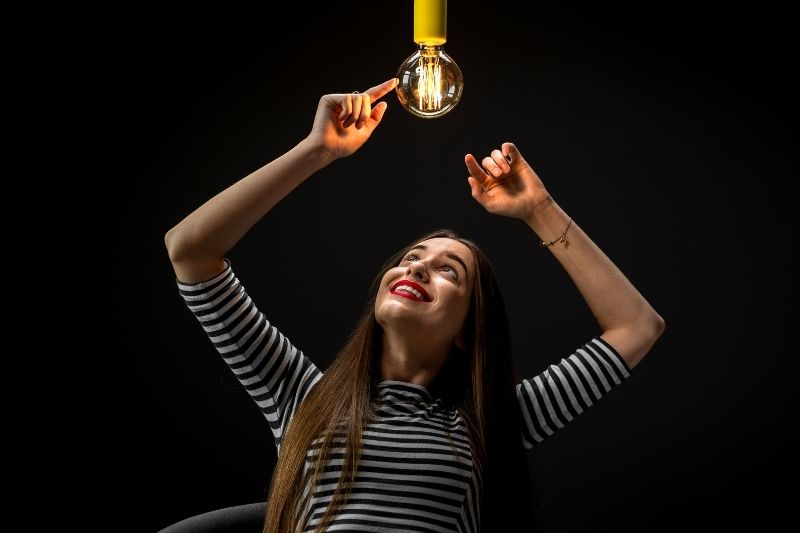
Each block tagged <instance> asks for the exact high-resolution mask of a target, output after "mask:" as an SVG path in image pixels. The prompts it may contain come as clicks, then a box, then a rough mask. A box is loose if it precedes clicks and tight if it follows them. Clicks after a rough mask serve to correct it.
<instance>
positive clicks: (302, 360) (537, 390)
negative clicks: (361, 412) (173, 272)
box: [177, 260, 629, 532]
mask: <svg viewBox="0 0 800 533" xmlns="http://www.w3.org/2000/svg"><path fill="white" fill-rule="evenodd" d="M177 283H178V289H179V291H180V293H181V295H182V296H183V298H184V300H185V302H186V304H187V305H188V306H189V309H190V310H191V311H192V313H194V315H195V317H196V318H197V319H198V320H199V321H200V323H201V324H202V326H203V329H204V330H205V332H206V334H207V335H208V337H209V338H210V340H211V342H212V343H213V344H214V346H215V347H216V349H217V351H218V352H219V353H220V354H221V355H222V358H223V359H224V360H225V362H226V363H227V365H228V366H229V368H230V369H231V370H232V371H233V373H234V374H235V375H236V377H237V378H238V380H239V382H240V383H241V384H242V385H243V386H244V388H245V389H246V390H247V392H248V393H249V394H250V396H251V397H252V399H253V400H254V401H255V403H256V404H257V405H258V407H259V409H260V410H261V412H262V413H263V414H264V417H265V418H266V419H267V422H268V423H269V426H270V429H271V430H272V434H273V436H274V438H275V445H276V446H277V449H278V452H280V446H281V438H282V436H283V434H284V431H285V430H286V426H287V423H288V422H289V420H291V418H292V414H293V413H294V412H295V410H296V408H297V406H298V405H299V404H300V402H301V401H302V400H303V398H305V396H306V395H307V394H308V392H309V391H310V390H311V388H312V387H314V385H315V384H316V383H317V382H318V381H319V379H320V378H321V377H322V373H321V372H320V370H319V369H318V368H317V367H316V366H315V365H314V363H312V362H311V360H310V359H308V358H307V357H306V356H305V355H304V354H303V352H302V351H300V350H298V349H297V348H296V347H295V346H294V344H293V343H292V342H291V341H290V340H289V339H288V338H287V337H286V336H284V335H283V334H281V332H280V331H278V329H277V328H276V327H275V326H274V325H273V324H271V323H270V322H269V321H268V320H267V319H266V318H265V317H264V315H263V314H262V313H260V312H259V310H258V308H257V307H256V306H255V304H254V303H253V301H252V299H251V298H250V297H249V296H248V295H247V293H246V292H245V290H244V287H243V286H242V285H241V283H240V282H239V280H238V279H237V278H236V277H235V275H234V273H233V270H232V269H231V266H230V263H229V262H227V260H226V268H225V270H224V271H223V272H221V273H220V274H218V275H217V276H215V277H214V278H212V279H210V280H207V281H204V282H200V283H194V284H185V283H181V282H180V281H178V282H177ZM628 376H629V369H628V367H627V365H626V364H625V362H624V361H623V359H622V358H621V357H620V356H619V354H618V353H617V352H616V350H614V348H612V347H611V346H610V345H609V344H608V343H606V342H605V341H603V340H602V339H601V338H599V337H597V338H594V339H591V340H590V341H589V342H587V343H586V344H585V345H583V346H582V347H580V348H578V349H577V350H576V351H575V353H573V354H571V355H569V357H566V358H564V359H562V360H561V361H560V362H559V363H558V364H555V365H550V366H549V367H548V368H547V369H546V370H544V371H543V372H542V373H540V374H539V375H537V376H534V377H533V378H530V379H524V380H522V382H521V383H519V384H518V385H517V386H516V396H517V399H518V402H519V407H520V409H521V410H522V414H523V419H524V421H525V424H524V428H523V430H522V435H521V439H522V444H523V446H524V447H525V448H528V449H530V448H532V447H533V446H535V445H536V444H537V443H539V442H541V441H543V440H544V439H546V438H547V437H548V436H550V435H552V434H553V433H555V432H556V431H558V430H559V429H561V428H563V427H564V426H565V425H566V424H567V423H569V422H570V421H572V420H573V419H574V418H575V417H576V416H578V415H579V414H581V413H582V412H583V411H584V410H586V409H587V408H589V407H590V406H591V405H593V404H594V403H596V402H597V401H598V400H599V399H600V398H601V397H602V396H603V395H604V394H605V393H607V392H608V391H610V390H611V389H612V388H613V387H614V386H616V385H618V384H620V383H621V382H622V380H624V379H625V378H627V377H628ZM376 396H377V397H376V398H375V400H374V403H373V405H374V408H375V411H376V416H375V419H374V421H373V422H371V423H370V424H368V425H367V426H366V427H365V428H364V434H363V451H362V455H361V461H360V462H359V465H358V471H357V473H356V478H355V482H354V484H353V486H352V491H351V493H350V495H349V496H348V498H347V500H346V502H345V504H344V505H343V506H342V507H341V508H340V509H339V511H338V513H337V515H336V516H335V517H334V519H333V521H332V523H331V524H330V525H329V527H328V529H327V531H369V532H389V531H419V532H454V531H458V532H477V531H479V530H480V517H479V514H478V510H479V505H478V500H477V494H476V487H475V483H474V479H473V470H472V454H471V450H470V444H469V437H468V433H467V427H466V424H465V423H464V420H463V419H462V417H461V415H460V414H459V412H458V411H457V410H456V409H454V408H450V407H447V406H445V405H444V404H443V402H442V400H440V399H436V398H433V397H432V396H431V394H430V393H429V391H428V390H427V389H426V388H425V387H424V386H422V385H416V384H412V383H405V382H400V381H391V380H384V381H382V382H380V383H379V384H378V386H377V394H376ZM314 452H315V450H314V447H313V446H312V449H311V450H309V452H308V455H307V459H311V458H313V453H314ZM342 457H343V454H342V449H341V448H339V449H336V448H334V449H333V450H332V452H331V456H330V458H329V463H328V465H327V468H326V469H325V472H324V473H323V474H322V477H321V479H320V480H319V483H318V485H317V486H316V487H315V489H314V491H313V495H311V497H310V500H309V492H310V488H309V487H308V486H306V487H305V493H304V494H305V503H306V506H307V507H308V512H307V513H305V515H304V529H303V531H313V529H314V526H315V525H316V524H317V523H318V522H319V520H320V519H321V518H322V515H323V513H324V511H325V508H326V505H327V503H328V502H329V501H330V499H331V497H332V495H333V489H334V488H335V486H336V483H337V481H338V478H339V474H340V472H341V465H342ZM309 465H310V463H309V461H308V460H307V462H306V470H308V467H309Z"/></svg>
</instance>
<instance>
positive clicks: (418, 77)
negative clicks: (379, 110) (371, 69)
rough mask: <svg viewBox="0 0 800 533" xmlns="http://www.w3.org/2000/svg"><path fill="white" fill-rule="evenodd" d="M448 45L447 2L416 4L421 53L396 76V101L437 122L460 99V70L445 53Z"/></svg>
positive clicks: (416, 35)
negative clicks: (436, 119)
mask: <svg viewBox="0 0 800 533" xmlns="http://www.w3.org/2000/svg"><path fill="white" fill-rule="evenodd" d="M446 41H447V0H414V42H416V43H417V44H418V45H419V50H417V51H416V52H414V53H413V54H411V55H410V56H409V57H408V59H406V60H405V61H404V62H403V64H402V65H400V69H399V70H398V72H397V78H398V80H399V82H398V84H397V90H396V92H397V98H398V99H399V100H400V103H401V104H402V105H403V107H404V108H406V109H407V110H408V111H409V112H410V113H412V114H414V115H416V116H418V117H422V118H437V117H441V116H442V115H445V114H446V113H449V112H450V111H452V109H453V108H454V107H455V106H456V104H458V101H459V100H460V99H461V93H462V92H463V90H464V78H463V77H462V76H461V69H460V68H458V65H456V62H455V61H453V58H451V57H450V56H449V55H447V54H446V53H445V52H444V50H443V49H442V45H443V44H444V43H445V42H446Z"/></svg>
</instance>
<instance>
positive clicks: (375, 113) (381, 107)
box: [370, 102, 389, 126]
mask: <svg viewBox="0 0 800 533" xmlns="http://www.w3.org/2000/svg"><path fill="white" fill-rule="evenodd" d="M387 107H389V104H387V103H386V102H378V104H377V105H376V106H375V107H373V108H372V113H370V117H371V118H372V120H374V121H375V125H376V126H377V125H378V124H380V123H381V120H383V114H384V113H386V108H387Z"/></svg>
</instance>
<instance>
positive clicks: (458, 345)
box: [453, 335, 467, 350]
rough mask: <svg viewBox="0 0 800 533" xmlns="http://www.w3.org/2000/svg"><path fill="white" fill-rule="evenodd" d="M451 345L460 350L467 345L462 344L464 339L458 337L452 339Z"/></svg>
mask: <svg viewBox="0 0 800 533" xmlns="http://www.w3.org/2000/svg"><path fill="white" fill-rule="evenodd" d="M453 343H454V344H455V345H456V346H457V347H458V348H460V349H462V350H464V349H466V348H467V343H466V342H464V337H462V336H461V335H458V336H457V337H456V338H455V339H453Z"/></svg>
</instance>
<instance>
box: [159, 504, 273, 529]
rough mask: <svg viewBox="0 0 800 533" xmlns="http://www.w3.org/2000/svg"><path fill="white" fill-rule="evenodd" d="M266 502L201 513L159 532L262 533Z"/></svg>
mask: <svg viewBox="0 0 800 533" xmlns="http://www.w3.org/2000/svg"><path fill="white" fill-rule="evenodd" d="M266 505H267V504H266V503H265V502H257V503H248V504H245V505H237V506H235V507H226V508H224V509H217V510H216V511H210V512H208V513H203V514H199V515H197V516H192V517H189V518H186V519H185V520H181V521H180V522H176V523H174V524H172V525H171V526H167V527H165V528H164V529H162V530H161V531H159V532H158V533H261V530H262V529H263V527H264V513H266Z"/></svg>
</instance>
